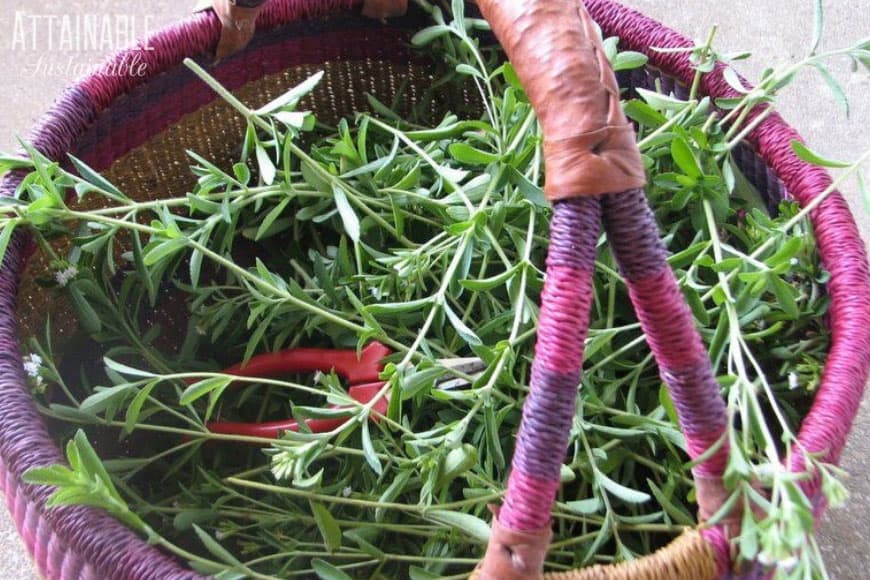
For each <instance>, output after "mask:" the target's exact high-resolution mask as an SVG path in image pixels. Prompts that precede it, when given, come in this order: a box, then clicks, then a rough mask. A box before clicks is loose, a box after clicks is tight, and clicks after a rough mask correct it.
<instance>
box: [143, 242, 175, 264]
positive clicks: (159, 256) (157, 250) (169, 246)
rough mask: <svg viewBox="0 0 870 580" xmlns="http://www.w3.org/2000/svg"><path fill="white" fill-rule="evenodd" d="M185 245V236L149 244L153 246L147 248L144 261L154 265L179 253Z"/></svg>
mask: <svg viewBox="0 0 870 580" xmlns="http://www.w3.org/2000/svg"><path fill="white" fill-rule="evenodd" d="M184 245H185V241H184V239H183V238H172V239H169V240H165V241H162V242H160V243H158V244H155V245H151V244H149V246H151V248H150V249H147V250H146V252H145V255H144V256H143V259H142V261H143V262H144V264H145V265H146V266H153V265H155V264H157V263H158V262H160V261H162V260H165V259H168V258H170V257H172V256H173V255H175V254H177V253H178V252H179V251H180V250H181V249H182V248H183V247H184ZM146 248H147V246H146Z"/></svg>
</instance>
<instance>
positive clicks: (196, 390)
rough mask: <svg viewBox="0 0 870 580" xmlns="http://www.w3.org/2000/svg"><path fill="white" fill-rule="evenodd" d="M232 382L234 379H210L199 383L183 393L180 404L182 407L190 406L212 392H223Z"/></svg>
mask: <svg viewBox="0 0 870 580" xmlns="http://www.w3.org/2000/svg"><path fill="white" fill-rule="evenodd" d="M232 380H233V379H232V377H209V378H207V379H203V380H201V381H197V382H195V383H193V384H192V385H190V386H189V387H187V388H186V389H185V390H184V392H183V393H181V397H180V399H179V403H181V404H182V405H190V404H191V403H193V402H194V401H196V400H197V399H199V398H201V397H204V396H205V395H208V394H209V393H211V392H212V391H222V390H223V389H225V388H226V387H227V386H228V385H229V384H230V383H231V382H232Z"/></svg>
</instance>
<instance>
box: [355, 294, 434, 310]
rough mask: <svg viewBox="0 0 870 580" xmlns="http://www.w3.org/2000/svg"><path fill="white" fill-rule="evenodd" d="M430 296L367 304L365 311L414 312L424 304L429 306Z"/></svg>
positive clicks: (423, 306) (430, 302)
mask: <svg viewBox="0 0 870 580" xmlns="http://www.w3.org/2000/svg"><path fill="white" fill-rule="evenodd" d="M431 304H432V298H431V297H429V296H427V297H426V298H420V299H419V300H409V301H408V302H383V303H380V304H377V303H376V304H368V305H367V306H366V307H365V311H366V312H368V313H369V314H402V313H405V312H416V311H419V310H421V309H423V308H425V307H426V306H431Z"/></svg>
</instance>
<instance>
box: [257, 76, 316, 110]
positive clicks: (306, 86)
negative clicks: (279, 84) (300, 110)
mask: <svg viewBox="0 0 870 580" xmlns="http://www.w3.org/2000/svg"><path fill="white" fill-rule="evenodd" d="M323 74H324V73H323V71H319V72H316V73H314V74H313V75H311V76H310V77H308V78H307V79H305V80H304V81H302V82H301V83H299V84H298V85H296V86H295V87H293V88H292V89H290V90H289V91H287V92H286V93H284V94H283V95H281V96H280V97H278V98H277V99H275V100H273V101H271V102H270V103H268V104H266V105H264V106H262V107H260V108H259V109H257V110H256V111H254V114H255V115H268V114H270V113H272V112H274V111H277V110H278V109H286V108H292V107H295V106H296V105H297V104H299V101H301V100H302V99H303V98H304V97H306V96H307V95H308V94H310V93H311V91H313V90H314V89H315V88H316V87H317V85H318V84H320V81H321V80H322V79H323Z"/></svg>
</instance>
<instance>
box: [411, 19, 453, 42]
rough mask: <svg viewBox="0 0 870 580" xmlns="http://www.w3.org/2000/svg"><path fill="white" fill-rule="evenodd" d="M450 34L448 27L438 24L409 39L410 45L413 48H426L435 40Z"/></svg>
mask: <svg viewBox="0 0 870 580" xmlns="http://www.w3.org/2000/svg"><path fill="white" fill-rule="evenodd" d="M447 34H450V27H449V26H447V25H445V24H438V25H436V26H430V27H428V28H424V29H423V30H421V31H420V32H418V33H417V34H415V35H414V36H412V37H411V44H413V45H414V46H418V47H420V46H426V45H427V44H430V43H431V42H432V41H434V40H435V39H436V38H441V37H442V36H445V35H447Z"/></svg>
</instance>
